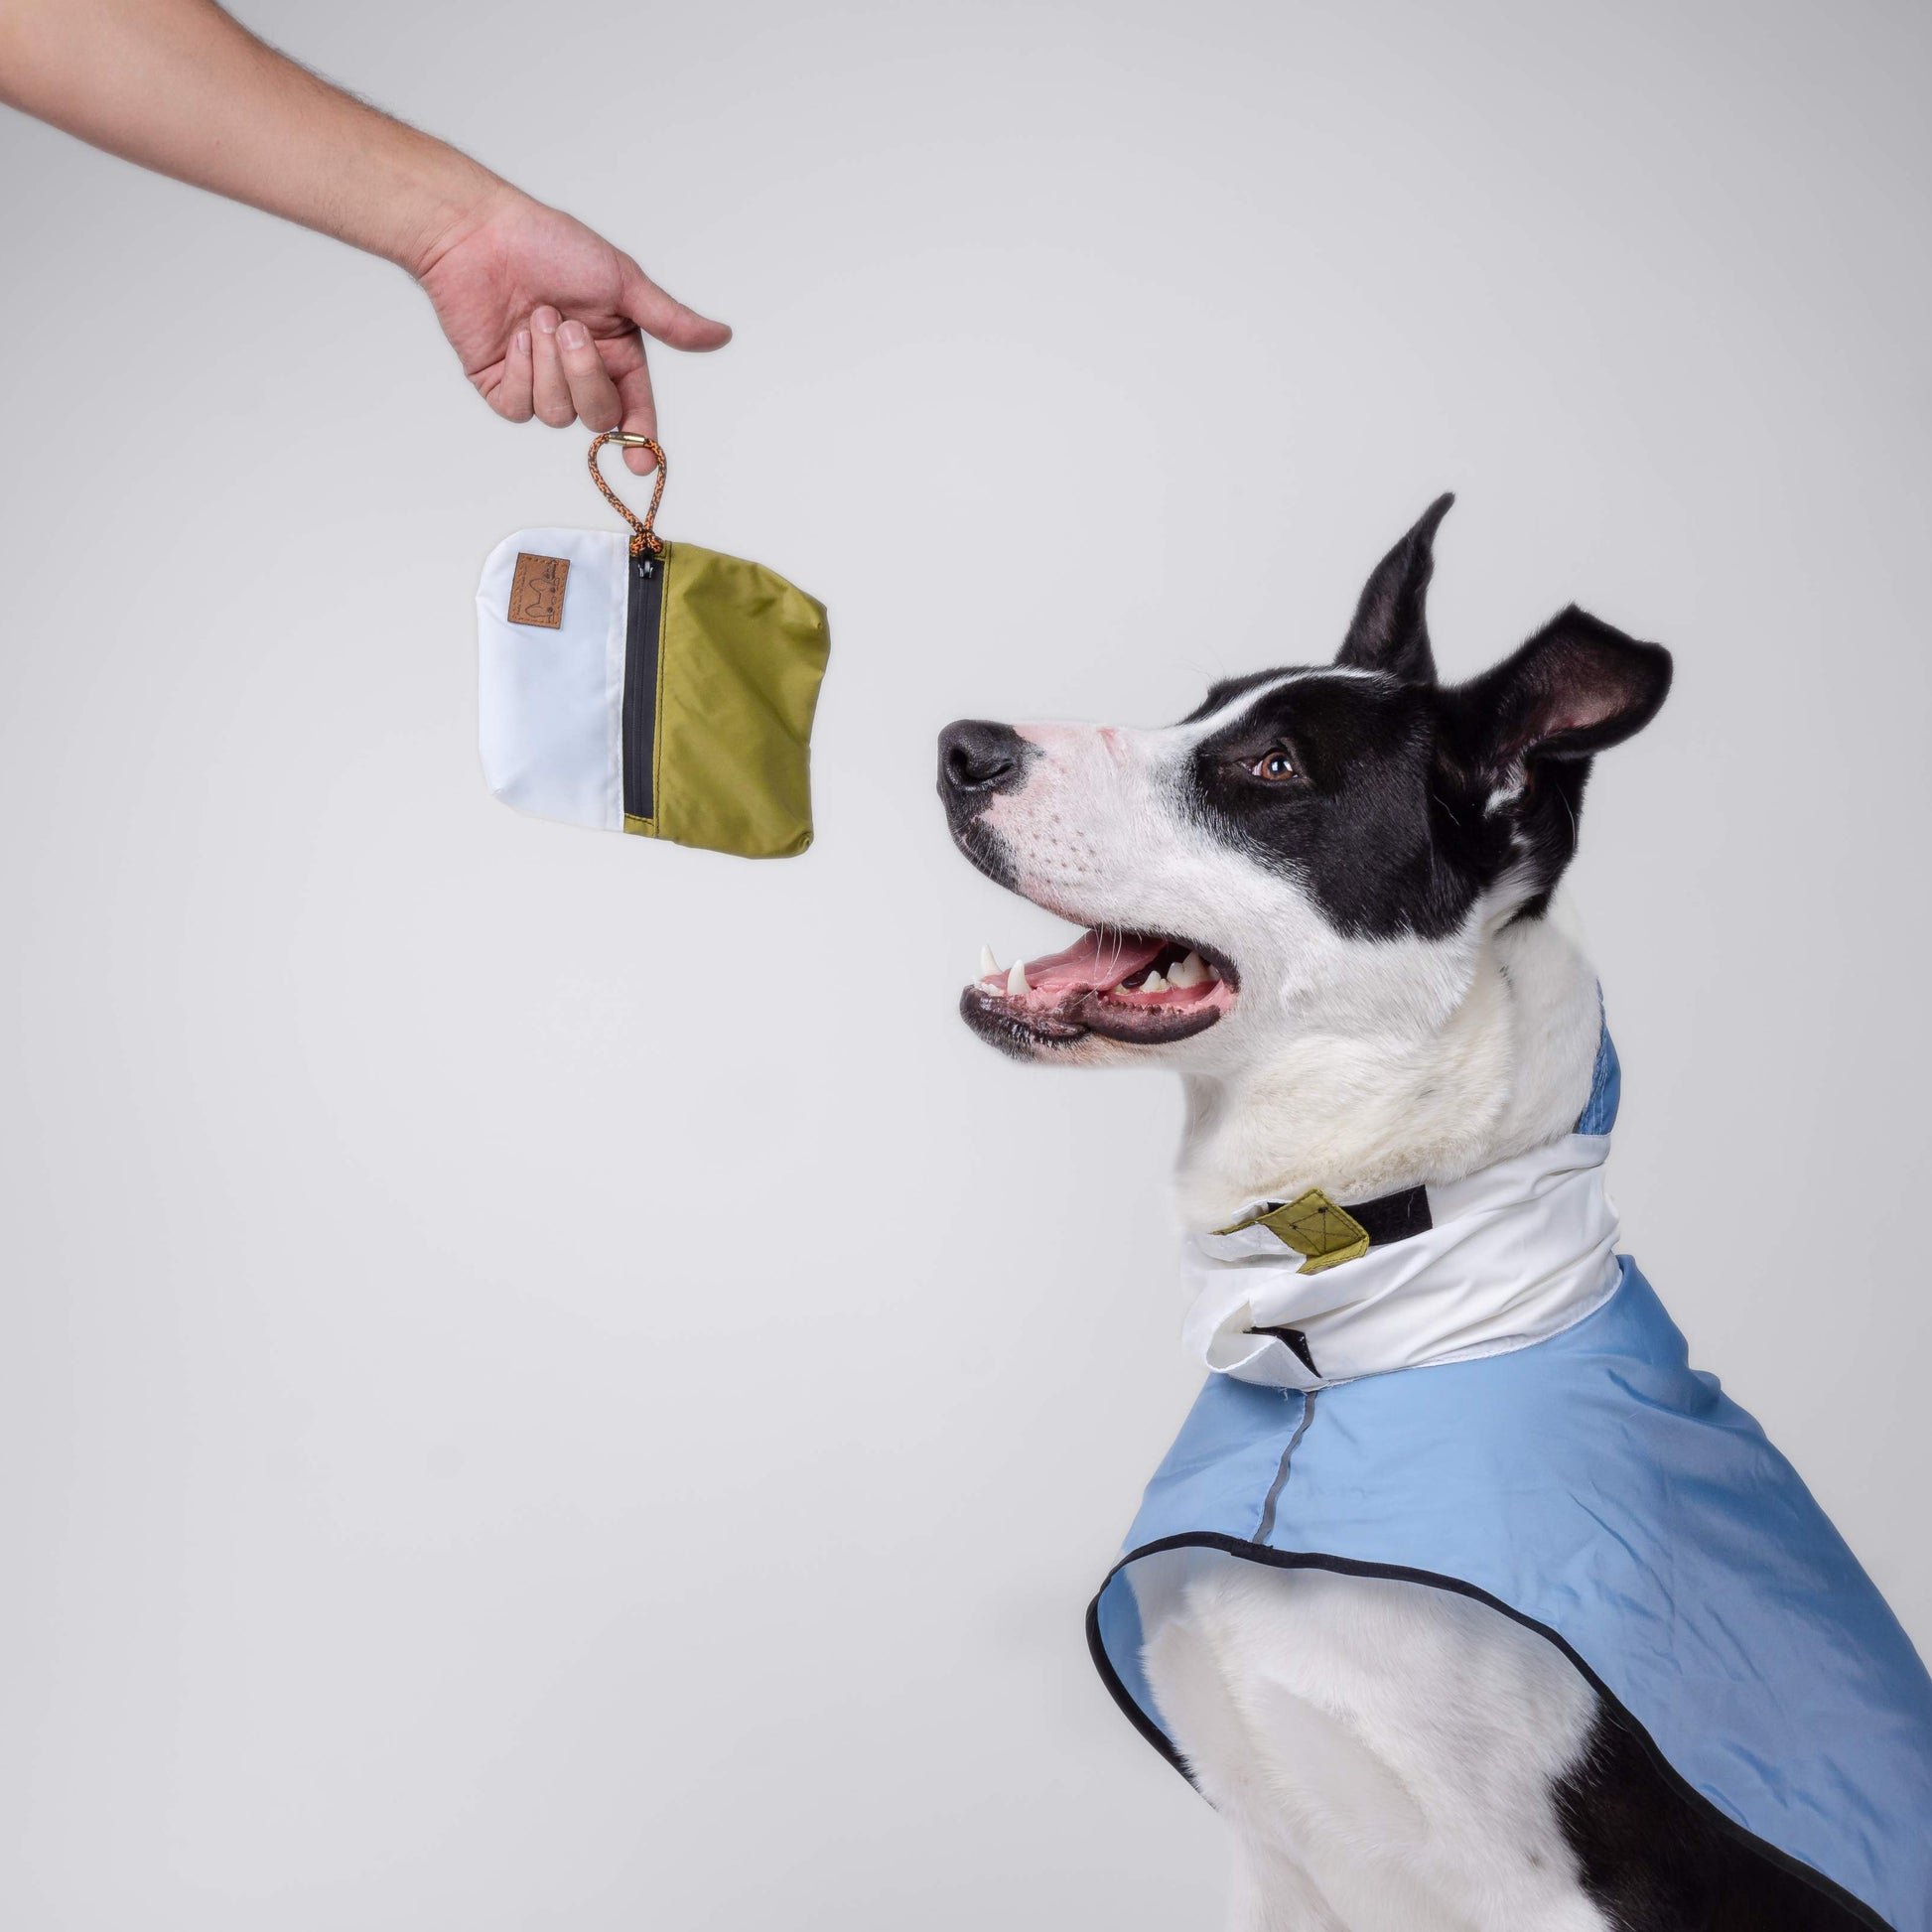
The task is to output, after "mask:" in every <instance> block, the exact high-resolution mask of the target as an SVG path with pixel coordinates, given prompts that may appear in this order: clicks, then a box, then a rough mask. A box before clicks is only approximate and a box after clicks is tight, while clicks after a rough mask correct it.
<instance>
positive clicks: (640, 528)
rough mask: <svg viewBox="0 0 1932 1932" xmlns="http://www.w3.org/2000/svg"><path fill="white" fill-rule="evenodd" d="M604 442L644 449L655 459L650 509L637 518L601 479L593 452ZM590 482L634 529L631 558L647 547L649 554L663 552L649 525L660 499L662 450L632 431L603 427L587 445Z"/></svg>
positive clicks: (627, 505) (603, 444) (620, 446)
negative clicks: (593, 440) (640, 517)
mask: <svg viewBox="0 0 1932 1932" xmlns="http://www.w3.org/2000/svg"><path fill="white" fill-rule="evenodd" d="M607 443H615V444H617V445H618V447H619V448H620V449H625V450H648V451H649V452H650V453H651V455H652V456H654V457H655V458H656V459H657V480H656V483H655V484H654V485H653V487H652V489H651V492H650V508H649V509H647V510H646V511H645V512H644V514H643V518H642V520H641V521H640V520H639V519H638V518H637V517H636V516H635V515H634V514H633V513H632V511H631V508H630V505H629V504H628V503H626V502H625V501H624V500H623V498H622V497H621V496H620V495H619V494H618V492H617V491H616V490H615V489H613V488H612V487H611V485H610V484H609V483H606V482H605V480H604V472H603V471H602V470H600V469H599V468H598V467H597V453H598V451H600V450H601V449H603V447H604V446H605V444H607ZM590 463H591V482H592V483H596V484H597V486H598V488H599V490H601V491H602V492H603V496H604V500H605V501H606V502H607V503H609V504H610V505H611V507H612V508H613V509H614V510H616V511H617V513H618V514H619V515H620V516H621V517H622V518H623V520H624V521H625V522H626V523H628V524H629V525H630V527H631V529H632V530H633V531H635V532H636V534H635V535H634V536H632V538H631V539H630V554H631V555H632V556H633V557H634V556H636V555H637V554H638V553H639V552H640V551H645V550H648V551H649V552H650V554H651V555H652V556H653V557H661V556H662V555H663V554H664V539H663V538H662V537H660V536H659V535H658V534H657V532H656V531H655V530H654V529H653V528H652V527H651V526H652V524H654V523H655V522H656V521H657V506H658V504H659V503H661V502H662V501H663V500H664V469H665V465H664V452H663V451H662V450H661V449H659V448H658V446H657V445H656V443H654V442H653V441H652V440H651V439H650V438H649V437H648V436H639V435H638V434H637V432H636V431H635V430H629V429H607V430H606V431H605V432H604V433H603V435H601V436H600V437H598V438H597V440H596V441H595V442H593V443H592V445H591V457H590Z"/></svg>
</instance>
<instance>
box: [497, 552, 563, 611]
mask: <svg viewBox="0 0 1932 1932" xmlns="http://www.w3.org/2000/svg"><path fill="white" fill-rule="evenodd" d="M569 575H570V559H569V558H568V557H533V556H531V555H530V553H529V552H528V551H527V550H519V551H518V552H517V553H516V575H515V576H514V577H513V578H511V579H510V611H509V618H510V622H511V623H533V624H538V625H541V626H542V628H543V629H545V630H556V629H558V628H559V627H560V626H561V625H562V623H563V621H564V580H565V578H567V577H568V576H569Z"/></svg>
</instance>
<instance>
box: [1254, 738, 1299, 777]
mask: <svg viewBox="0 0 1932 1932" xmlns="http://www.w3.org/2000/svg"><path fill="white" fill-rule="evenodd" d="M1248 768H1249V770H1250V771H1251V772H1253V774H1254V775H1255V776H1256V777H1257V778H1272V779H1277V780H1279V779H1282V778H1292V777H1294V775H1295V764H1294V760H1293V759H1290V758H1289V756H1288V754H1287V753H1286V752H1284V751H1283V750H1282V748H1281V747H1280V746H1279V745H1277V746H1276V747H1275V749H1274V750H1273V751H1272V752H1269V753H1267V754H1265V755H1264V756H1263V757H1261V758H1259V759H1256V760H1255V761H1254V763H1253V764H1252V765H1250V766H1249V767H1248Z"/></svg>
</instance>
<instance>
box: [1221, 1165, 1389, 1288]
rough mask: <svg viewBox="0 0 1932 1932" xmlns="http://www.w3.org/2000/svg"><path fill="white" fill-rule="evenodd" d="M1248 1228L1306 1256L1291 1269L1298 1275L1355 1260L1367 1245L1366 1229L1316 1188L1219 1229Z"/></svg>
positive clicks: (1232, 1230) (1225, 1230) (1309, 1273)
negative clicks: (1259, 1230) (1262, 1231)
mask: <svg viewBox="0 0 1932 1932" xmlns="http://www.w3.org/2000/svg"><path fill="white" fill-rule="evenodd" d="M1251 1227H1264V1228H1266V1229H1267V1230H1268V1232H1269V1233H1270V1234H1272V1235H1273V1236H1274V1237H1275V1239H1276V1240H1277V1241H1279V1242H1280V1243H1281V1244H1282V1245H1283V1246H1284V1247H1285V1248H1293V1249H1294V1250H1295V1252H1296V1253H1297V1254H1298V1255H1303V1256H1306V1257H1307V1259H1306V1260H1305V1261H1304V1262H1303V1263H1302V1266H1301V1267H1300V1268H1298V1269H1297V1270H1296V1271H1295V1272H1296V1273H1297V1274H1298V1275H1318V1274H1320V1273H1321V1271H1322V1270H1323V1269H1324V1268H1335V1267H1339V1266H1340V1264H1341V1263H1342V1262H1344V1261H1359V1260H1360V1259H1361V1258H1362V1256H1363V1255H1365V1254H1367V1253H1368V1248H1369V1241H1368V1229H1367V1228H1365V1227H1363V1225H1362V1224H1361V1222H1359V1221H1358V1220H1356V1219H1355V1217H1354V1216H1353V1215H1352V1214H1350V1213H1349V1211H1348V1210H1347V1208H1345V1207H1337V1206H1336V1205H1335V1204H1334V1202H1333V1201H1331V1200H1330V1199H1329V1198H1328V1196H1327V1195H1326V1194H1324V1193H1323V1192H1322V1191H1321V1189H1320V1188H1319V1187H1311V1188H1310V1189H1309V1190H1308V1192H1307V1193H1306V1194H1298V1195H1296V1197H1295V1198H1294V1199H1293V1200H1292V1201H1290V1202H1289V1203H1288V1204H1287V1205H1286V1206H1284V1207H1277V1208H1272V1209H1270V1211H1269V1212H1268V1213H1266V1214H1253V1215H1250V1216H1249V1218H1248V1219H1247V1220H1245V1221H1237V1222H1236V1223H1235V1224H1234V1226H1233V1227H1231V1228H1222V1229H1221V1230H1220V1232H1221V1233H1222V1234H1238V1233H1239V1232H1240V1230H1241V1229H1242V1228H1251Z"/></svg>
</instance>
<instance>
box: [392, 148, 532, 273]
mask: <svg viewBox="0 0 1932 1932" xmlns="http://www.w3.org/2000/svg"><path fill="white" fill-rule="evenodd" d="M430 146H431V147H432V148H434V149H437V150H440V152H439V153H435V154H432V155H429V156H426V157H424V159H425V161H426V162H427V163H428V165H427V166H425V167H424V168H423V169H422V170H421V172H420V173H419V174H417V175H416V177H415V179H413V180H411V181H410V182H408V184H407V186H406V192H405V193H403V194H401V195H399V196H398V197H397V198H396V203H395V205H394V207H393V218H392V219H391V220H390V221H389V222H388V223H387V224H386V225H387V231H386V232H385V233H384V234H382V235H380V236H378V237H376V238H375V239H374V240H373V241H372V242H371V243H370V244H368V245H369V247H370V251H371V253H374V254H378V255H381V256H382V257H383V258H384V259H385V260H388V261H392V262H394V263H395V265H396V266H397V267H398V268H400V269H401V270H402V271H403V272H404V273H405V274H407V275H410V276H412V277H414V279H415V280H417V281H419V282H420V281H421V280H422V279H423V277H424V276H425V275H427V274H428V273H429V272H430V270H431V269H432V268H434V267H435V266H436V264H437V263H438V262H439V261H440V260H442V258H443V257H444V256H445V255H446V254H448V253H449V251H450V250H451V249H452V248H454V247H456V246H457V245H458V243H460V242H462V241H465V240H467V239H468V238H469V237H470V236H471V235H473V234H475V233H476V232H477V231H478V230H479V229H480V228H483V227H486V226H487V225H488V224H489V223H490V222H491V221H492V220H494V219H496V218H497V216H499V215H500V214H501V213H502V212H503V210H504V209H505V208H508V207H512V206H514V205H515V204H516V203H518V202H521V201H523V200H524V199H525V197H524V196H523V194H522V193H521V191H520V190H518V189H515V188H512V187H511V186H510V185H509V183H508V182H506V181H504V180H502V179H501V177H500V176H497V175H492V174H491V173H490V172H489V170H488V169H487V168H484V167H483V166H482V165H481V164H480V163H478V162H475V161H472V160H471V159H470V157H469V156H468V155H466V154H459V153H458V152H457V151H456V150H455V149H454V148H446V147H444V146H443V144H442V143H441V142H440V141H439V142H432V143H431V144H430Z"/></svg>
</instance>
